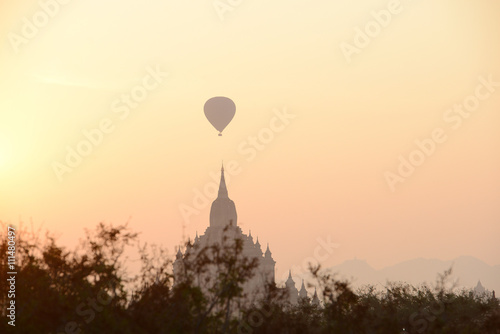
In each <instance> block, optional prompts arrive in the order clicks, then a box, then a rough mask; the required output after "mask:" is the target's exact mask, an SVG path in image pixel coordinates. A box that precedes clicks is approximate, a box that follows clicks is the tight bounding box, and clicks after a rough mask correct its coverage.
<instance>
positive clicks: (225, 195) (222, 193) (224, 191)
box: [217, 163, 229, 198]
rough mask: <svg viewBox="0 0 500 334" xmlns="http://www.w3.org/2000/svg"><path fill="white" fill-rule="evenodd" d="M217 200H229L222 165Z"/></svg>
mask: <svg viewBox="0 0 500 334" xmlns="http://www.w3.org/2000/svg"><path fill="white" fill-rule="evenodd" d="M217 198H229V196H228V193H227V187H226V179H225V178H224V163H223V164H222V168H221V174H220V184H219V193H218V195H217Z"/></svg>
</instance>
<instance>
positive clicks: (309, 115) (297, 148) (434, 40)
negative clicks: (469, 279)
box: [0, 0, 500, 278]
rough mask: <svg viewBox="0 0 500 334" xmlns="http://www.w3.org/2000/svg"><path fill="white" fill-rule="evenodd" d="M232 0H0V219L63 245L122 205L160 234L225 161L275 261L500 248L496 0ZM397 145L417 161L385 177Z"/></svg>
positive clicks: (124, 212)
mask: <svg viewBox="0 0 500 334" xmlns="http://www.w3.org/2000/svg"><path fill="white" fill-rule="evenodd" d="M64 2H67V3H65V4H62V3H64ZM221 3H222V5H221ZM230 3H233V4H234V5H233V6H231V5H227V4H228V1H226V0H224V1H212V0H203V1H194V2H193V1H175V2H174V1H165V0H162V1H158V0H154V1H153V0H152V1H148V2H147V3H144V2H140V1H132V0H121V1H105V2H102V1H96V0H86V1H78V0H65V1H62V0H61V1H60V2H56V0H45V1H44V0H42V1H41V2H40V3H39V2H37V1H24V2H23V3H22V4H20V3H18V2H17V1H11V0H8V1H3V2H2V4H1V5H0V13H1V14H0V35H1V36H3V38H2V46H1V48H0V73H1V74H2V75H1V76H0V187H1V189H2V190H1V191H0V219H1V220H3V221H7V222H11V223H18V222H19V221H20V220H23V221H29V220H30V219H32V220H33V221H34V222H35V224H43V226H44V227H46V228H47V229H49V230H51V231H54V232H57V233H58V235H60V238H59V240H60V241H61V242H62V243H63V244H65V245H68V246H71V245H74V244H75V243H76V241H77V240H78V238H79V237H81V236H82V234H83V231H84V228H93V227H94V226H96V224H97V223H98V222H100V221H106V222H112V223H115V224H120V223H123V222H125V221H127V220H129V219H130V226H131V227H132V228H133V229H135V230H137V231H140V232H141V233H142V234H141V239H142V240H143V241H148V242H151V243H159V244H163V245H165V246H166V247H168V248H169V250H170V251H171V252H173V250H174V246H176V245H178V244H179V243H180V242H181V240H182V238H183V236H184V237H187V236H191V237H194V235H195V233H196V231H198V233H203V231H204V230H205V228H206V227H207V226H208V214H209V204H210V203H211V201H212V200H213V197H210V196H208V197H210V198H209V199H207V200H205V201H203V200H202V199H197V200H198V201H197V202H196V203H193V201H194V200H195V192H196V191H200V192H201V193H205V188H206V187H208V189H210V185H208V184H210V182H212V177H211V176H210V174H213V175H215V178H216V179H218V177H219V170H220V164H221V160H224V161H226V163H229V162H230V161H234V162H233V164H237V166H238V167H237V168H234V169H235V170H233V174H234V175H232V176H231V175H230V173H229V172H228V174H229V175H228V179H229V180H228V189H229V196H230V198H231V199H233V200H234V201H235V203H236V208H237V211H238V221H239V225H240V226H241V227H242V228H243V230H244V231H245V232H248V230H249V229H251V230H252V235H254V236H257V235H258V236H259V240H260V241H261V243H262V244H264V245H265V244H266V243H267V242H269V243H270V246H271V251H272V253H273V256H274V258H275V260H276V261H277V278H281V277H282V276H283V274H284V273H285V272H287V270H288V268H290V267H293V266H301V264H302V263H303V262H304V261H305V260H306V259H308V258H311V257H314V256H315V255H314V254H315V252H316V249H317V247H318V246H320V245H321V241H318V238H322V240H326V239H328V238H330V240H331V241H332V242H333V243H336V244H338V247H336V248H335V251H333V252H332V253H331V254H330V253H329V255H328V256H325V257H322V260H321V261H320V262H322V264H323V265H325V266H328V265H333V264H337V263H340V262H342V261H344V260H346V259H351V258H354V257H357V258H360V259H366V260H367V261H368V263H370V264H371V265H373V266H374V267H376V268H380V267H382V266H386V265H391V264H395V263H397V262H400V261H403V260H407V259H411V258H415V257H425V258H440V259H452V258H454V257H457V256H460V255H472V256H475V257H477V258H479V259H481V260H483V261H485V262H487V263H489V264H491V265H494V264H495V265H496V264H500V258H499V255H498V254H500V246H499V245H500V242H499V236H500V224H499V222H500V205H499V204H500V173H499V170H500V154H499V152H500V131H499V130H498V129H499V125H500V113H499V110H500V85H498V84H496V86H495V83H500V62H499V59H500V45H499V41H500V38H499V37H500V36H499V35H500V21H498V13H499V11H500V3H497V2H494V1H490V0H480V1H474V2H470V1H456V0H453V1H452V0H444V1H439V2H431V1H409V0H401V1H400V2H398V1H394V0H392V1H362V3H359V1H358V2H356V3H354V2H353V1H336V2H333V1H321V2H315V3H314V4H313V3H311V2H310V1H294V2H290V1H285V0H279V1H273V2H272V3H269V1H264V0H246V1H240V2H238V1H232V2H230ZM41 4H43V5H41ZM224 4H226V5H225V7H224ZM214 5H215V6H214ZM217 6H218V7H217ZM228 6H229V7H228ZM216 7H217V8H218V9H216ZM44 8H45V9H44ZM49 14H50V15H49ZM377 18H378V20H379V21H377ZM378 22H380V23H378ZM31 25H32V26H31ZM366 29H367V30H368V35H367V36H361V35H359V34H360V33H359V31H366ZM370 29H371V30H370ZM358 35H359V36H358ZM346 50H348V51H346ZM353 50H354V51H353ZM167 73H168V75H167ZM485 80H486V81H488V80H490V81H493V83H490V84H484V82H485ZM477 94H479V97H480V98H479V97H477V96H478V95H477ZM127 95H128V96H135V97H136V99H138V100H137V103H136V102H134V100H132V101H129V102H125V101H126V100H124V99H126V98H127V97H126V96H127ZM220 95H222V96H227V97H230V98H231V99H233V101H234V102H235V103H236V116H235V117H234V119H233V121H232V122H231V124H230V125H229V126H228V127H227V128H226V129H225V131H224V135H223V136H222V137H218V136H217V131H216V130H215V129H213V127H212V126H211V125H210V124H209V122H208V121H207V120H206V119H205V116H204V114H203V105H204V103H205V101H206V100H207V99H209V98H210V97H213V96H220ZM139 100H140V101H139ZM476 102H477V105H474V104H475V103H476ZM127 103H128V104H127ZM464 103H465V104H468V105H467V106H466V107H467V108H469V109H471V110H473V111H471V112H468V111H467V110H465V109H463V110H465V111H461V113H459V112H458V111H456V110H457V109H454V108H455V105H459V104H464ZM450 109H451V111H450ZM286 113H288V115H289V116H288V118H286V117H285V118H284V119H279V118H278V119H277V118H276V117H278V116H277V114H279V115H281V117H282V118H283V117H284V116H283V115H284V114H286ZM464 115H465V116H464ZM96 128H99V129H100V130H99V131H100V133H102V138H101V137H100V135H99V134H97V132H95V131H94V132H92V131H93V129H96ZM266 128H267V129H268V130H265V129H266ZM435 131H438V133H440V136H438V137H439V140H440V141H441V142H436V141H434V144H429V141H428V140H429V138H433V133H434V132H435ZM85 133H87V135H88V136H90V135H89V134H94V136H95V137H92V138H93V140H94V142H95V144H92V145H91V146H85V145H86V144H85V143H83V142H84V141H86V140H88V139H87V138H86V135H85ZM259 136H260V137H259ZM252 138H257V139H252ZM255 141H256V143H255ZM416 141H420V142H425V143H427V144H428V145H431V146H427V147H428V149H429V150H430V151H429V152H431V153H430V154H429V155H428V156H424V155H422V154H421V153H418V152H416V151H418V150H419V147H418V145H417V144H416ZM79 145H80V146H79ZM433 145H435V147H434V148H432V146H433ZM78 147H80V149H81V150H83V151H84V152H86V154H87V155H86V156H84V157H82V159H81V161H77V160H75V161H73V165H74V166H73V167H66V168H67V169H64V171H65V172H64V173H62V174H61V170H59V172H56V171H55V170H54V166H55V165H57V166H59V167H60V166H61V165H66V166H67V162H66V161H65V160H66V158H67V157H66V156H67V154H68V150H77V149H78ZM85 150H86V151H85ZM400 156H401V157H402V158H403V159H405V160H408V159H410V158H411V159H413V161H416V162H417V163H418V164H419V166H417V167H415V168H414V170H413V172H411V175H408V176H407V177H404V178H402V179H401V176H399V177H400V179H398V180H404V182H399V181H398V182H396V183H393V186H391V185H390V184H389V182H388V181H387V175H388V174H387V172H390V173H393V174H391V175H393V177H394V175H396V173H398V168H399V164H400ZM422 157H423V159H422ZM418 159H420V160H418ZM420 163H421V165H420ZM69 170H71V171H69ZM409 174H410V173H409ZM393 180H394V179H393ZM209 193H210V191H209ZM203 202H206V203H203ZM207 203H208V204H207ZM195 206H197V207H195ZM187 207H191V208H192V210H193V212H194V211H195V210H196V213H193V214H192V215H189V217H187V218H186V215H184V217H183V215H182V214H181V210H186V208H187ZM188 210H189V209H188ZM316 253H317V252H316ZM322 254H323V253H322Z"/></svg>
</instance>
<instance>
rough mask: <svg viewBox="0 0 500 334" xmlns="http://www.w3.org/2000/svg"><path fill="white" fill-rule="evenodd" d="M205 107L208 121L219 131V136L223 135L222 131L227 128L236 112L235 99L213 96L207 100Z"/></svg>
mask: <svg viewBox="0 0 500 334" xmlns="http://www.w3.org/2000/svg"><path fill="white" fill-rule="evenodd" d="M203 109H204V111H205V116H206V117H207V119H208V121H209V122H210V123H211V124H212V125H213V127H214V128H216V129H217V130H218V131H219V136H222V134H221V133H220V132H222V130H224V129H225V128H226V126H227V125H228V124H229V122H231V120H232V119H233V117H234V114H235V113H236V105H235V104H234V102H233V100H231V99H229V98H227V97H223V96H216V97H212V98H211V99H209V100H208V101H207V102H205V106H204V107H203Z"/></svg>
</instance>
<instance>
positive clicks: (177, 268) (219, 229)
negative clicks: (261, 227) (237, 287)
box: [173, 166, 319, 305]
mask: <svg viewBox="0 0 500 334" xmlns="http://www.w3.org/2000/svg"><path fill="white" fill-rule="evenodd" d="M224 237H226V238H227V239H226V240H228V239H229V240H231V239H232V240H235V239H240V240H242V241H243V250H242V256H243V257H246V258H248V259H253V258H256V259H257V260H258V266H257V268H256V269H255V274H254V275H253V277H252V278H250V279H249V280H248V281H247V282H246V283H245V284H244V286H243V291H244V293H245V294H246V295H248V296H254V297H256V296H262V295H263V292H264V286H265V285H266V284H269V283H272V284H276V282H275V264H276V261H275V260H274V259H273V256H272V253H271V250H270V248H269V244H267V247H266V251H265V252H263V251H262V246H261V244H260V243H259V238H258V237H257V239H256V241H255V242H254V239H253V237H252V234H251V232H249V233H248V235H247V234H245V233H243V231H242V230H241V228H240V227H239V226H238V215H237V213H236V206H235V204H234V202H233V201H232V200H231V199H230V198H229V195H228V191H227V187H226V181H225V179H224V166H222V168H221V178H220V184H219V191H218V195H217V198H216V199H215V200H214V201H213V203H212V206H211V208H210V225H209V226H208V227H207V228H206V230H205V233H203V234H202V235H200V236H198V233H196V237H195V239H194V242H193V243H192V244H191V243H188V246H187V248H186V250H185V253H184V254H183V253H182V252H181V249H180V248H179V250H178V251H177V255H176V259H175V261H174V263H173V268H174V282H176V281H178V280H179V279H180V277H181V275H182V273H183V272H184V270H185V268H184V261H185V256H186V254H189V253H190V252H196V251H197V250H201V249H203V248H205V247H210V246H212V245H214V244H217V243H218V244H219V245H220V244H222V243H223V242H224V241H223V238H224ZM215 270H216V268H212V270H211V272H209V275H210V274H212V275H215V274H216V273H215ZM202 281H203V278H201V279H199V281H198V282H197V284H198V285H200V286H201V283H202ZM281 289H286V290H287V291H288V294H287V295H288V299H289V300H288V302H289V303H290V304H293V305H295V304H297V303H298V301H299V299H301V298H303V299H305V300H309V299H308V293H307V290H306V288H305V285H304V280H302V286H301V288H300V291H299V290H298V289H297V288H296V287H295V282H294V280H293V278H292V273H291V271H289V274H288V279H287V280H286V282H285V286H284V287H283V288H281ZM310 302H311V303H313V304H315V305H319V298H318V295H317V293H316V291H314V295H313V297H312V299H311V300H310Z"/></svg>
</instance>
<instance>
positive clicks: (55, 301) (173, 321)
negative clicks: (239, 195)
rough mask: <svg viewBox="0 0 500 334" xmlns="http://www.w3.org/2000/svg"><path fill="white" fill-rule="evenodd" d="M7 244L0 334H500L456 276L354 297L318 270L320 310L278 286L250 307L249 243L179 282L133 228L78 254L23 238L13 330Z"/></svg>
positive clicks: (230, 248)
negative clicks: (136, 267) (294, 301)
mask: <svg viewBox="0 0 500 334" xmlns="http://www.w3.org/2000/svg"><path fill="white" fill-rule="evenodd" d="M1 228H2V231H6V230H7V229H6V225H5V224H3V226H1ZM2 233H3V232H2ZM0 237H1V239H0V290H1V291H2V293H1V294H0V313H2V318H3V319H4V320H3V321H2V322H1V323H0V332H1V333H8V332H13V333H14V332H19V333H27V334H29V333H37V334H38V333H54V334H56V333H57V334H59V333H124V334H128V333H134V334H142V333H148V334H149V333H154V334H156V333H263V334H265V333H273V334H274V333H282V334H293V333H345V334H349V333H369V334H371V333H384V334H390V333H395V334H401V333H481V334H488V333H491V334H498V333H500V305H499V300H498V299H496V298H492V297H489V296H476V295H474V294H473V293H472V292H471V291H465V290H464V291H457V290H456V288H455V287H454V286H449V287H448V285H449V284H448V283H449V277H450V275H451V269H450V270H449V271H447V272H445V273H443V274H442V275H439V277H438V280H437V282H436V284H435V285H434V286H433V287H430V286H426V285H423V286H418V287H414V286H411V285H409V284H405V283H400V282H399V283H398V282H392V283H388V284H387V286H386V287H384V289H382V290H381V289H376V288H375V287H373V286H366V287H363V288H362V289H358V290H354V289H353V288H352V287H351V285H350V284H349V282H346V281H342V280H338V279H337V278H336V275H335V274H332V273H329V272H327V271H324V270H322V269H321V268H320V267H319V266H318V267H314V268H310V269H311V273H312V275H313V277H314V278H315V281H314V282H315V285H316V287H317V288H318V292H319V294H320V296H321V297H322V298H321V299H322V303H321V305H313V304H312V303H311V302H310V300H300V302H299V304H298V305H290V304H289V303H287V302H286V300H287V294H286V291H285V290H284V289H281V288H278V287H277V286H276V285H275V284H269V285H266V286H265V287H264V288H265V291H264V293H263V295H262V296H261V298H260V299H259V300H257V301H255V302H253V303H243V302H242V301H243V300H248V299H249V298H250V297H251V296H246V295H244V289H243V286H244V285H245V283H246V282H248V280H249V279H251V278H252V277H253V275H254V274H255V268H256V266H257V260H256V259H248V258H245V257H244V256H243V243H242V241H241V240H238V239H236V240H234V239H231V238H228V237H227V236H225V237H224V238H223V239H222V240H223V242H222V243H221V244H214V245H210V246H207V247H204V248H201V249H197V248H196V247H193V246H191V244H190V243H189V242H188V243H186V245H185V246H186V250H187V251H186V254H185V256H184V259H183V266H182V270H183V271H182V272H183V274H182V276H181V278H180V279H177V281H176V282H174V277H173V272H172V267H173V260H172V259H171V258H170V257H169V256H168V253H167V252H166V250H165V249H163V248H160V247H157V246H154V245H153V246H150V245H141V244H140V243H139V241H138V235H137V233H133V232H132V231H130V230H129V228H128V227H127V225H120V226H116V227H115V226H111V225H107V224H103V223H101V224H99V225H98V226H97V227H96V230H95V231H86V234H85V238H84V239H83V240H82V241H81V243H80V245H79V246H78V247H77V248H76V249H75V250H67V249H65V248H64V247H61V246H59V245H58V244H57V241H56V238H55V237H54V236H53V235H50V234H48V233H47V234H46V235H45V236H43V237H42V236H41V232H40V231H39V230H38V231H33V229H32V230H31V231H30V230H28V229H27V228H23V229H22V230H21V231H17V235H16V237H17V240H16V270H17V273H18V274H17V279H16V297H15V301H16V327H15V328H13V327H11V326H9V325H7V321H6V320H5V319H7V318H6V317H5V315H6V313H5V312H6V308H7V303H8V301H9V300H8V298H7V293H6V292H7V288H8V286H7V284H6V282H7V281H6V279H7V277H6V273H7V272H8V270H7V249H8V248H7V247H8V244H7V238H6V237H5V235H4V234H1V235H0ZM130 247H136V248H137V250H138V254H139V261H140V264H141V270H140V274H138V275H136V276H129V274H128V272H127V265H128V262H127V258H126V257H125V254H126V249H127V248H130Z"/></svg>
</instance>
